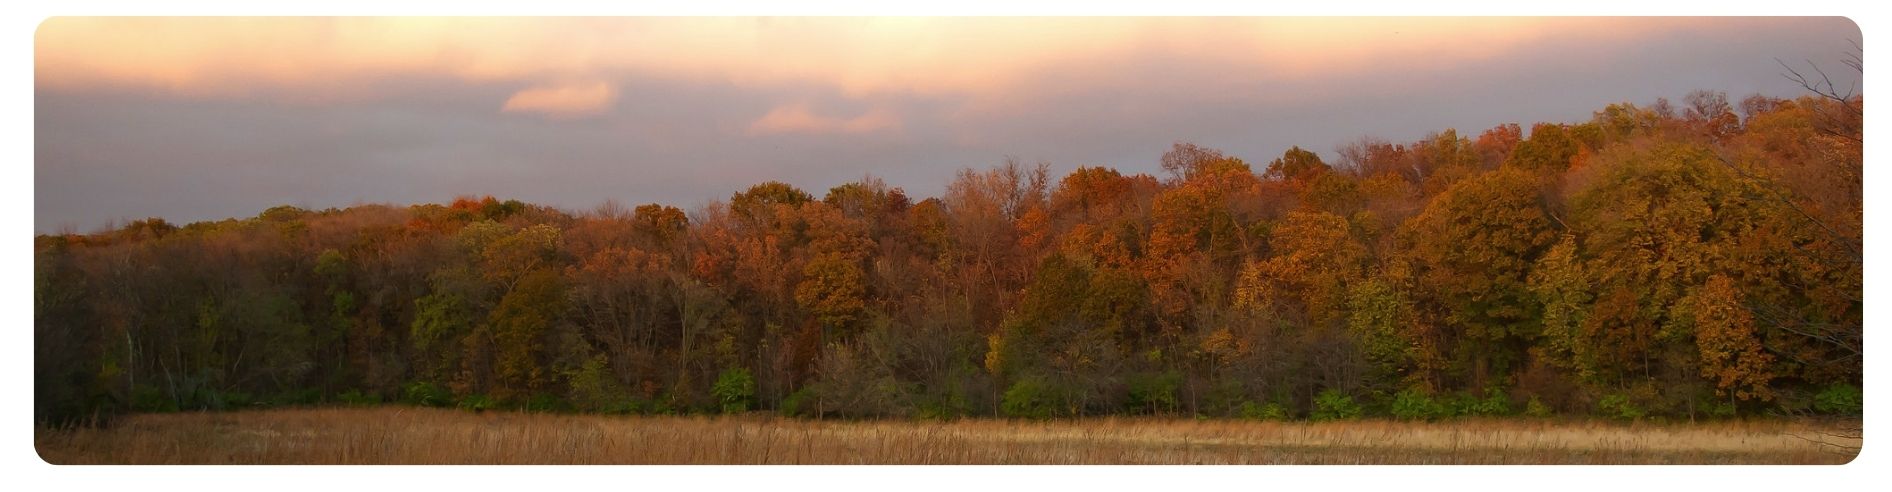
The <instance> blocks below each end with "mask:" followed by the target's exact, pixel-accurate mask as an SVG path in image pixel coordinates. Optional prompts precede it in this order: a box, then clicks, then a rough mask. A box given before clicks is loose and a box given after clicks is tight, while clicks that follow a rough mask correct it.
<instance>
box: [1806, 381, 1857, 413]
mask: <svg viewBox="0 0 1892 492" xmlns="http://www.w3.org/2000/svg"><path fill="white" fill-rule="evenodd" d="M1864 398H1865V395H1864V394H1863V393H1861V392H1860V391H1859V387H1858V386H1853V385H1850V384H1846V383H1840V384H1835V385H1832V386H1827V387H1826V389H1823V390H1820V392H1819V394H1815V395H1813V411H1816V412H1820V413H1825V414H1836V415H1859V414H1860V412H1861V411H1864V410H1865V400H1864Z"/></svg>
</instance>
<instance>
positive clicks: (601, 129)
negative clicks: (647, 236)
mask: <svg viewBox="0 0 1892 492" xmlns="http://www.w3.org/2000/svg"><path fill="white" fill-rule="evenodd" d="M1859 39H1860V31H1859V29H1858V27H1856V26H1855V25H1854V24H1853V23H1852V21H1850V20H1847V19H1845V18H1836V17H1794V18H1784V17H1748V18H1675V17H1668V18H1094V17H1087V18H360V17H355V18H281V17H272V18H240V17H239V18H227V17H226V18H75V17H56V18H52V19H49V20H47V21H45V22H44V23H42V24H41V25H40V27H39V29H38V31H37V32H36V34H35V39H34V85H35V88H34V136H33V144H34V177H33V181H34V224H35V229H36V230H37V231H38V232H43V233H44V232H58V231H75V232H89V231H94V230H98V229H100V228H103V227H108V226H111V225H112V224H114V223H117V222H121V221H125V220H130V219H139V218H144V217H162V218H165V219H167V220H170V221H172V222H175V223H187V222H193V221H199V220H218V219H223V218H229V217H249V216H254V215H256V214H257V213H259V212H261V211H263V210H264V209H267V208H269V207H272V206H276V205H285V204H286V205H295V206H300V207H304V208H313V209H320V208H328V207H347V206H351V205H356V204H363V203H393V204H401V205H405V204H412V203H428V202H433V203H444V202H447V201H450V200H451V199H453V197H455V196H460V195H494V196H497V197H500V198H514V199H519V200H522V201H527V202H531V203H539V204H546V205H553V206H557V207H560V208H564V209H567V210H574V211H576V210H586V209H590V208H593V207H595V206H597V205H599V204H602V203H604V202H605V201H606V200H614V201H616V202H618V203H621V204H625V205H637V204H643V203H651V202H657V203H664V204H670V205H676V206H680V207H684V208H686V209H688V208H693V207H697V206H701V205H703V204H706V203H709V202H710V201H712V200H719V199H727V198H728V197H729V195H730V194H732V193H734V192H737V191H740V190H742V189H746V188H747V187H749V186H751V185H753V184H756V183H760V182H764V181H769V180H776V181H782V182H786V183H789V184H791V185H795V186H797V187H800V188H802V189H804V190H807V191H809V192H810V193H812V194H814V195H816V196H820V195H822V194H824V193H825V191H826V190H827V189H828V188H830V187H833V186H837V185H840V184H843V183H846V182H849V181H854V180H858V179H860V178H862V177H864V176H867V175H873V176H876V177H879V178H881V179H884V180H885V181H886V182H887V183H888V184H890V185H893V186H898V187H902V188H904V189H905V190H906V191H907V192H908V194H909V195H912V196H916V197H928V196H938V195H939V194H940V193H941V192H942V191H943V190H944V189H945V187H946V185H947V183H948V182H950V181H951V179H952V177H953V175H954V174H955V173H956V172H957V171H958V170H960V169H963V168H968V167H970V168H978V169H983V168H986V167H989V166H992V165H996V164H1000V163H1003V162H1004V161H1005V160H1006V159H1007V158H1016V159H1019V160H1021V161H1024V162H1027V163H1033V162H1040V161H1042V162H1048V163H1050V165H1051V168H1052V171H1053V174H1054V175H1062V174H1063V173H1065V172H1068V171H1070V170H1072V169H1074V168H1076V167H1078V166H1098V165H1101V166H1108V167H1114V168H1117V169H1119V170H1121V171H1125V172H1128V173H1136V172H1147V173H1151V174H1156V173H1157V159H1158V157H1159V156H1160V155H1161V154H1162V153H1163V152H1164V151H1165V150H1168V148H1169V147H1170V146H1171V144H1173V143H1174V142H1177V141H1190V142H1195V143H1197V144H1200V145H1204V146H1207V147H1212V148H1217V149H1221V150H1223V151H1225V152H1227V153H1229V154H1231V155H1235V156H1238V157H1242V158H1243V159H1246V160H1248V161H1249V162H1250V163H1251V164H1252V165H1255V166H1257V167H1259V166H1263V165H1265V163H1266V162H1267V161H1269V160H1271V159H1273V158H1275V157H1278V156H1280V155H1281V154H1282V153H1283V152H1284V151H1286V150H1287V149H1288V148H1289V147H1290V146H1300V147H1302V148H1306V149H1309V150H1313V151H1315V152H1317V153H1319V154H1321V156H1322V157H1323V158H1327V159H1329V160H1332V159H1335V158H1336V157H1337V156H1336V153H1335V149H1337V148H1338V147H1339V146H1341V145H1344V144H1346V143H1349V142H1353V141H1357V140H1359V139H1360V138H1361V137H1376V138H1382V139H1386V140H1390V141H1394V142H1407V141H1413V140H1418V139H1420V138H1423V137H1425V136H1426V135H1427V134H1429V133H1432V132H1437V131H1440V130H1445V129H1448V128H1452V129H1458V130H1459V131H1460V132H1461V133H1462V134H1464V133H1470V134H1473V135H1475V134H1476V133H1477V132H1480V131H1482V130H1484V129H1487V128H1491V127H1493V126H1496V125H1499V124H1504V123H1518V124H1520V125H1522V126H1524V127H1526V128H1528V127H1529V126H1530V124H1532V123H1534V122H1540V121H1549V122H1577V121H1583V120H1587V119H1588V118H1589V116H1590V114H1591V113H1592V112H1594V111H1596V110H1599V109H1601V108H1602V107H1604V106H1606V105H1608V104H1611V103H1616V102H1632V103H1637V104H1646V103H1650V102H1653V101H1655V99H1656V98H1658V97H1667V98H1669V99H1670V100H1672V101H1674V102H1675V103H1677V104H1680V103H1681V101H1682V99H1683V97H1684V96H1685V95H1686V94H1687V93H1688V92H1690V91H1692V90H1697V89H1709V90H1719V91H1724V92H1726V93H1727V94H1728V95H1729V98H1730V99H1731V100H1734V101H1738V100H1739V99H1740V98H1742V97H1745V96H1746V95H1749V94H1755V93H1759V94H1764V95H1768V96H1773V97H1794V96H1798V95H1801V94H1803V93H1804V92H1805V91H1804V89H1802V88H1801V87H1799V86H1798V85H1797V84H1795V83H1794V82H1792V81H1789V80H1787V79H1785V78H1784V77H1783V76H1782V75H1781V74H1782V73H1783V72H1784V70H1783V69H1782V68H1781V66H1780V65H1779V64H1778V63H1777V62H1776V60H1780V61H1784V62H1787V63H1790V64H1793V65H1795V66H1796V67H1805V66H1807V64H1808V63H1812V64H1816V65H1818V66H1819V67H1821V68H1823V69H1825V70H1826V72H1827V73H1828V74H1830V75H1832V76H1834V80H1835V82H1837V83H1838V84H1839V86H1840V87H1841V88H1842V89H1844V88H1846V87H1849V86H1851V85H1853V84H1856V83H1857V82H1858V80H1859V74H1858V73H1857V72H1853V71H1851V70H1850V69H1847V68H1845V67H1844V65H1842V63H1841V61H1842V60H1843V57H1844V56H1845V55H1846V54H1847V53H1848V52H1850V51H1851V50H1852V46H1853V44H1852V42H1853V41H1854V40H1859Z"/></svg>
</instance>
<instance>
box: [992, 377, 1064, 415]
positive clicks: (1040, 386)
mask: <svg viewBox="0 0 1892 492" xmlns="http://www.w3.org/2000/svg"><path fill="white" fill-rule="evenodd" d="M1058 393H1059V392H1058V389H1057V387H1056V386H1055V385H1053V384H1051V382H1050V381H1047V380H1045V378H1042V377H1038V376H1029V377H1026V378H1025V379H1021V380H1019V381H1018V382H1017V383H1014V384H1012V387H1011V389H1007V390H1005V396H1003V397H1002V398H1001V399H1000V401H999V411H1001V412H1004V413H1005V415H1007V416H1011V417H1022V418H1028V419H1039V420H1043V419H1049V418H1051V417H1054V416H1057V415H1058V414H1060V413H1062V412H1060V409H1061V407H1062V406H1063V404H1064V402H1063V398H1061V395H1059V394H1058Z"/></svg>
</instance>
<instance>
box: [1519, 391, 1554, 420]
mask: <svg viewBox="0 0 1892 492" xmlns="http://www.w3.org/2000/svg"><path fill="white" fill-rule="evenodd" d="M1550 413H1551V412H1550V405H1545V404H1544V401H1543V400H1539V399H1537V395H1531V401H1527V402H1524V415H1527V416H1531V417H1536V418H1540V419H1541V418H1546V417H1550Z"/></svg>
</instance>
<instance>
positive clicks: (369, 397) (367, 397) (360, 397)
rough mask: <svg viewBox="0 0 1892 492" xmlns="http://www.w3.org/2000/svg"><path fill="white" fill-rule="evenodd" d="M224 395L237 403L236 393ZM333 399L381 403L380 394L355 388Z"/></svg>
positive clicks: (355, 403) (345, 402) (357, 403)
mask: <svg viewBox="0 0 1892 492" xmlns="http://www.w3.org/2000/svg"><path fill="white" fill-rule="evenodd" d="M224 396H225V400H224V401H225V402H227V403H230V404H232V405H235V404H238V403H237V399H236V397H237V395H236V394H235V393H230V394H226V395H224ZM335 399H336V400H337V401H340V402H342V404H343V405H348V406H351V407H363V406H369V405H374V404H377V403H381V397H380V396H378V395H373V394H362V392H361V390H357V389H351V390H348V391H343V392H342V393H341V394H339V395H335Z"/></svg>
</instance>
